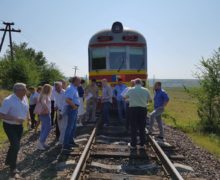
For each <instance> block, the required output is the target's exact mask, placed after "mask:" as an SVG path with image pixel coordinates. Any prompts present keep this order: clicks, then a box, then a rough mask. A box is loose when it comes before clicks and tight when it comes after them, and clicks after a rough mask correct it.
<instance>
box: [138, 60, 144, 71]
mask: <svg viewBox="0 0 220 180" xmlns="http://www.w3.org/2000/svg"><path fill="white" fill-rule="evenodd" d="M143 66H144V59H143V60H142V63H141V65H140V67H139V68H138V69H137V71H138V72H139V71H140V70H141V69H142V68H143Z"/></svg>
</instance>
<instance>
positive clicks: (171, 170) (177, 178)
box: [148, 135, 184, 180]
mask: <svg viewBox="0 0 220 180" xmlns="http://www.w3.org/2000/svg"><path fill="white" fill-rule="evenodd" d="M148 139H149V142H150V145H151V147H152V148H153V150H154V151H155V153H156V155H157V156H158V159H159V160H160V161H161V163H162V165H163V167H164V169H165V171H166V172H167V173H168V175H169V176H170V177H171V178H172V179H174V180H184V179H183V177H182V176H181V175H180V173H179V172H178V171H177V169H176V168H175V166H174V165H173V163H172V162H171V161H170V159H169V158H168V157H167V155H166V154H165V153H164V151H163V150H162V149H161V147H160V146H159V144H158V143H157V142H156V141H155V139H154V138H153V137H152V136H150V135H148Z"/></svg>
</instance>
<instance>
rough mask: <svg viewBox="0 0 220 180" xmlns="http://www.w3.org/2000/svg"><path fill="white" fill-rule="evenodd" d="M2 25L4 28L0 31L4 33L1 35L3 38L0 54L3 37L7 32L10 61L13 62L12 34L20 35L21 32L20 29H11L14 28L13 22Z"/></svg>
mask: <svg viewBox="0 0 220 180" xmlns="http://www.w3.org/2000/svg"><path fill="white" fill-rule="evenodd" d="M3 24H4V25H5V28H1V29H0V31H4V33H3V36H2V41H1V44H0V52H1V50H2V46H3V43H4V40H5V36H6V33H7V32H9V42H10V50H11V59H12V60H13V59H14V57H13V47H12V34H11V33H12V32H18V33H20V32H21V30H20V29H14V28H12V26H14V23H13V22H4V21H3Z"/></svg>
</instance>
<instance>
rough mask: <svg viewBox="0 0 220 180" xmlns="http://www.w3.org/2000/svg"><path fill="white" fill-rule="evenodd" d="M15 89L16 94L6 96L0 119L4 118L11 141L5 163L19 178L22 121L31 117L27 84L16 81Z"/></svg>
mask: <svg viewBox="0 0 220 180" xmlns="http://www.w3.org/2000/svg"><path fill="white" fill-rule="evenodd" d="M13 90H14V94H12V95H10V96H8V97H6V98H5V99H4V101H3V103H2V106H1V107H0V119H2V120H3V128H4V131H5V133H6V135H7V137H8V139H9V142H10V147H9V150H8V153H7V157H6V161H5V164H6V165H9V167H10V176H12V177H16V178H17V177H18V176H19V174H18V170H17V169H16V161H17V154H18V151H19V149H20V140H21V137H22V133H23V125H22V123H23V121H24V120H26V119H29V107H28V99H27V97H26V91H27V89H26V85H25V84H23V83H16V84H15V85H14V88H13Z"/></svg>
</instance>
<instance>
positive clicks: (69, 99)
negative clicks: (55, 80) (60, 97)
mask: <svg viewBox="0 0 220 180" xmlns="http://www.w3.org/2000/svg"><path fill="white" fill-rule="evenodd" d="M70 83H71V84H70V85H69V86H68V87H67V89H66V91H65V94H64V96H65V102H66V104H65V106H64V116H67V119H68V120H67V128H66V131H65V135H64V141H63V150H71V148H72V147H75V146H77V144H75V142H74V140H73V138H74V135H75V131H76V121H77V113H78V107H79V105H80V100H79V94H78V90H77V87H79V85H80V78H79V77H73V78H72V79H71V80H70Z"/></svg>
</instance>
